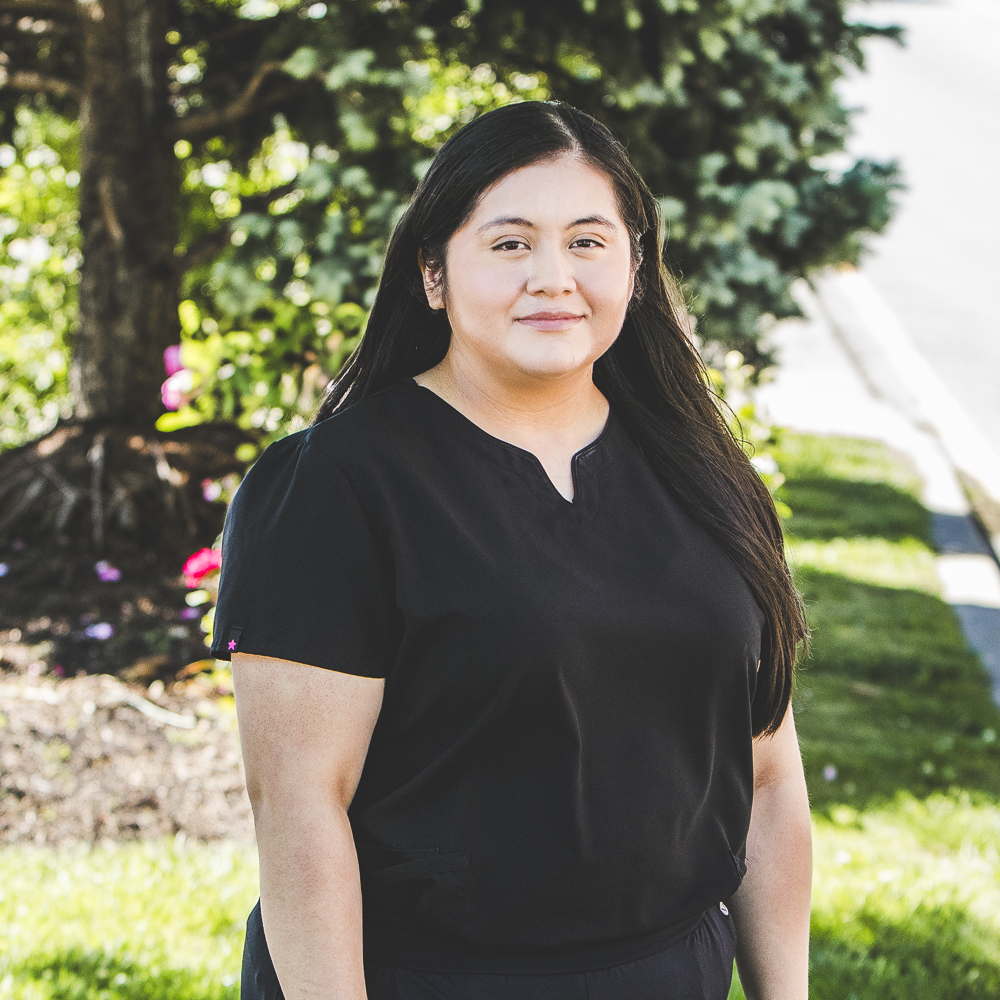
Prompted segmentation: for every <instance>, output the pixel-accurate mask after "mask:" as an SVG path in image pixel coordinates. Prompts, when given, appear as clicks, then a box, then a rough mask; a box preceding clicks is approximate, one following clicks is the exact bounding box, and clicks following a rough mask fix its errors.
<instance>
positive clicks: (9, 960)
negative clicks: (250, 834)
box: [0, 841, 257, 1000]
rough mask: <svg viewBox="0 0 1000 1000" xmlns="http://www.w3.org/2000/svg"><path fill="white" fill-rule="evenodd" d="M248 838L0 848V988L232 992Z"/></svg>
mask: <svg viewBox="0 0 1000 1000" xmlns="http://www.w3.org/2000/svg"><path fill="white" fill-rule="evenodd" d="M256 897H257V862H256V854H255V852H254V850H253V849H252V848H251V847H247V846H243V845H241V846H235V845H232V844H196V845H189V846H187V847H180V849H178V847H176V846H175V842H174V841H170V842H167V843H159V844H148V843H147V844H122V845H118V846H115V847H109V848H103V847H97V848H94V849H93V850H89V849H88V848H87V847H85V846H83V845H81V846H80V847H77V848H73V849H70V850H61V851H56V850H53V849H50V848H35V847H7V848H5V849H3V850H2V851H0V997H2V998H4V1000H6V998H8V997H9V998H18V1000H71V998H72V1000H119V998H121V1000H125V998H128V1000H139V998H144V1000H217V998H218V1000H222V998H229V997H236V996H237V995H238V993H239V968H240V957H241V950H242V947H243V928H244V923H245V921H246V917H247V913H248V912H249V910H250V908H251V907H252V906H253V903H254V900H255V899H256Z"/></svg>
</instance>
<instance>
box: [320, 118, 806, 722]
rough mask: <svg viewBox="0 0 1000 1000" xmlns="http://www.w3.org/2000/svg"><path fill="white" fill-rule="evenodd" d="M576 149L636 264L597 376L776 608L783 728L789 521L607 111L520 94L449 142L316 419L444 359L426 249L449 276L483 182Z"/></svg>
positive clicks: (771, 638)
mask: <svg viewBox="0 0 1000 1000" xmlns="http://www.w3.org/2000/svg"><path fill="white" fill-rule="evenodd" d="M565 154H571V155H576V156H579V157H581V158H582V159H583V160H585V161H586V162H588V163H590V164H591V165H592V166H593V167H595V168H596V169H598V170H600V171H601V172H602V173H603V174H605V175H606V176H607V177H608V179H609V180H610V181H611V184H612V185H613V187H614V190H615V194H616V196H617V199H618V207H619V210H620V212H621V216H622V219H623V221H624V222H625V224H626V226H627V227H628V230H629V232H630V234H631V237H632V256H633V266H634V267H635V268H636V286H635V287H636V291H635V295H634V296H633V299H632V303H631V305H630V307H629V310H628V314H627V315H626V318H625V323H624V325H623V326H622V329H621V333H620V334H619V335H618V338H617V340H616V341H615V343H614V344H613V345H612V347H611V348H610V349H609V350H608V351H607V352H606V353H605V354H604V355H603V356H602V357H601V358H599V359H598V360H597V362H595V364H594V383H595V384H596V385H597V387H598V388H599V389H600V390H601V392H602V393H603V394H604V395H605V396H606V397H607V399H608V401H609V403H610V404H611V406H612V407H613V408H614V410H615V412H616V413H617V414H618V416H619V417H620V418H621V420H622V421H623V422H624V424H625V426H626V427H627V429H628V431H629V434H630V435H631V436H632V438H633V440H634V441H635V442H636V443H637V444H638V446H639V448H640V449H641V451H642V453H643V455H644V456H645V458H646V460H647V461H648V462H649V464H650V465H651V466H652V468H653V470H654V471H655V472H656V473H657V475H658V476H659V478H660V479H661V480H662V482H663V483H664V485H665V486H666V487H667V488H668V489H669V490H670V491H671V493H672V494H673V496H674V497H675V498H676V499H677V501H678V502H679V503H680V504H681V506H682V507H683V508H684V509H685V510H686V511H687V512H688V514H690V515H691V517H693V518H694V519H695V520H696V521H697V522H698V523H699V524H701V525H702V526H703V527H704V528H705V529H706V530H707V531H708V532H709V533H710V534H711V535H712V537H713V538H714V539H715V540H716V541H717V542H718V543H719V545H721V546H722V548H723V549H724V550H725V552H726V553H727V555H728V556H729V558H730V559H732V561H733V563H735V565H736V567H737V568H738V569H739V571H740V573H741V574H742V575H743V577H744V579H745V580H746V581H747V583H748V584H749V586H750V588H751V590H752V591H753V594H754V597H755V599H756V601H757V603H758V605H759V606H760V608H761V610H762V611H763V612H764V615H765V617H766V619H767V626H766V629H765V637H764V643H763V648H762V650H761V663H760V670H759V672H758V676H757V688H756V693H755V695H754V701H753V731H754V735H755V736H759V735H761V734H770V733H773V732H775V731H776V730H777V728H778V726H780V724H781V722H782V720H783V718H784V716H785V712H786V709H787V707H788V702H789V699H790V697H791V690H792V677H793V672H794V664H795V655H796V650H797V646H798V643H799V641H800V640H803V639H804V638H805V637H806V625H805V619H804V617H803V613H802V605H801V602H800V601H799V598H798V595H797V593H796V591H795V587H794V586H793V584H792V580H791V577H790V575H789V572H788V567H787V564H786V563H785V556H784V541H783V538H782V531H781V522H780V520H779V519H778V515H777V512H776V511H775V508H774V503H773V502H772V500H771V496H770V494H769V493H768V491H767V488H766V487H765V486H764V484H763V483H762V482H761V480H760V477H759V476H758V475H757V473H756V472H755V471H754V469H753V467H752V466H751V464H750V462H749V460H748V459H747V457H746V456H745V455H744V453H743V451H742V449H741V448H740V446H739V443H738V442H737V440H736V438H735V437H734V436H733V434H732V432H731V431H730V429H729V426H728V424H727V422H726V420H725V418H724V416H723V415H722V413H721V412H720V409H719V407H718V405H717V401H716V399H715V397H714V395H713V394H712V391H711V389H710V388H709V384H708V381H707V379H706V377H705V371H704V366H703V364H702V362H701V359H700V357H699V356H698V353H697V351H696V350H695V349H694V347H693V346H692V344H691V340H690V338H689V337H688V336H687V334H686V329H685V324H684V319H683V317H684V316H685V312H684V309H683V306H682V303H681V300H680V297H679V295H678V293H677V290H676V286H675V285H674V283H673V282H672V280H671V279H670V277H669V276H668V274H667V272H666V269H665V267H664V265H663V259H662V255H661V251H660V240H659V210H658V207H657V204H656V200H655V199H654V198H653V196H652V194H651V193H650V191H649V188H648V187H647V186H646V184H645V182H644V181H643V180H642V178H641V177H640V176H639V175H638V173H636V171H635V168H634V167H633V166H632V164H631V163H630V162H629V159H628V156H627V154H626V152H625V150H624V149H623V148H622V146H621V144H620V143H619V142H618V141H617V140H616V139H615V138H614V136H613V135H612V134H611V133H610V132H609V131H608V130H607V129H606V128H605V127H604V126H603V125H602V124H600V122H598V121H597V120H596V119H594V118H592V117H591V116H590V115H588V114H585V113H584V112H582V111H579V110H577V109H576V108H572V107H570V106H569V105H567V104H561V103H555V102H553V103H548V102H545V103H543V102H540V101H531V102H524V103H521V104H511V105H508V106H507V107H504V108H499V109H497V110H496V111H491V112H489V113H488V114H485V115H483V116H482V117H480V118H477V119H476V120H475V121H473V122H471V123H470V124H469V125H466V126H465V128H463V129H462V130H461V131H459V132H458V133H456V134H455V135H454V136H453V137H452V138H451V139H449V140H448V142H446V143H445V145H444V146H443V147H442V149H441V151H440V152H439V153H438V154H437V157H436V158H435V160H434V162H433V163H432V165H431V168H430V170H428V172H427V174H426V176H425V177H424V179H423V181H421V183H420V185H419V186H418V187H417V190H416V193H415V195H414V197H413V201H412V202H411V204H410V206H409V208H408V209H407V211H406V213H405V214H404V216H403V217H402V219H401V220H400V222H399V224H398V225H397V226H396V229H395V232H394V233H393V235H392V239H391V240H390V242H389V248H388V251H387V253H386V259H385V267H384V270H383V272H382V278H381V282H380V284H379V289H378V295H377V297H376V299H375V303H374V305H373V307H372V311H371V315H370V316H369V319H368V326H367V329H366V331H365V335H364V337H363V339H362V341H361V344H360V346H359V347H358V349H357V350H356V351H355V353H354V354H353V355H352V356H351V358H350V360H348V362H347V364H346V365H345V366H344V368H343V369H342V371H341V373H340V375H339V376H338V377H337V379H336V380H335V381H334V382H333V383H331V385H330V387H329V390H328V392H327V395H326V397H325V399H324V400H323V402H322V404H321V406H320V408H319V412H318V413H317V415H316V422H319V421H320V420H323V419H325V418H326V417H329V416H330V415H331V414H333V413H334V412H335V411H337V410H338V409H342V408H344V407H346V406H350V405H351V404H353V403H356V402H357V401H358V400H360V399H364V398H365V397H366V396H370V395H371V394H372V393H375V392H378V391H379V390H380V389H383V388H385V387H386V386H388V385H392V384H393V383H395V382H399V381H401V380H403V379H405V378H408V377H412V376H414V375H418V374H420V373H421V372H425V371H427V370H428V369H429V368H433V367H434V366H435V365H436V364H438V362H440V361H441V360H442V358H443V357H444V356H445V354H446V352H447V350H448V344H449V340H450V336H451V329H450V326H449V324H448V319H447V316H446V314H445V311H444V310H439V311H434V310H432V309H431V308H430V306H429V305H428V303H427V298H426V295H425V293H424V286H423V275H422V272H421V269H420V263H419V261H420V260H421V259H422V261H423V263H424V265H425V266H426V267H427V268H428V269H429V270H430V271H432V272H440V273H441V274H442V275H443V276H444V280H445V281H447V272H446V269H445V267H444V265H445V251H446V249H447V245H448V241H449V240H450V239H451V237H452V235H453V234H454V233H455V231H456V230H457V229H459V228H460V227H461V226H462V224H463V223H464V222H465V220H466V219H467V218H468V217H469V215H470V214H471V213H472V211H473V210H474V208H475V205H476V203H477V201H478V199H479V197H480V196H481V195H482V194H483V192H484V191H486V189H487V188H489V187H490V186H491V185H493V184H495V183H496V182H497V181H499V180H501V179H502V178H503V177H505V176H506V175H507V174H509V173H511V172H512V171H514V170H518V169H520V168H521V167H526V166H529V165H531V164H534V163H538V162H540V161H544V160H547V159H551V158H553V157H556V156H560V155H565Z"/></svg>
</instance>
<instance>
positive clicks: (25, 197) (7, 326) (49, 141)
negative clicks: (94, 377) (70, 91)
mask: <svg viewBox="0 0 1000 1000" xmlns="http://www.w3.org/2000/svg"><path fill="white" fill-rule="evenodd" d="M75 138H76V130H75V128H74V127H73V126H71V125H69V124H67V123H66V122H65V121H64V120H63V119H61V118H58V117H56V116H55V115H53V114H51V113H46V112H41V113H39V112H35V111H32V110H31V109H30V108H28V107H22V108H20V109H19V110H18V113H17V127H16V128H15V129H14V130H13V136H12V139H13V144H12V145H3V146H0V166H2V167H3V173H2V175H0V237H2V239H3V244H2V248H0V288H2V290H3V294H2V296H0V448H3V447H6V446H10V445H16V444H20V443H22V442H23V441H25V440H27V439H29V438H32V437H35V436H37V435H40V434H44V433H45V432H46V431H48V430H51V428H52V427H53V426H55V423H56V421H57V420H58V419H59V417H60V416H64V417H65V416H69V413H70V408H69V399H68V391H69V390H68V384H67V383H68V368H69V357H68V350H67V337H68V335H69V332H70V330H71V328H72V324H73V321H74V319H75V315H76V282H77V281H78V280H79V266H80V261H81V255H80V235H79V232H78V231H77V218H78V212H77V209H76V202H77V195H76V185H77V184H78V183H79V180H80V177H79V174H78V173H77V172H76V169H75V166H76V143H75Z"/></svg>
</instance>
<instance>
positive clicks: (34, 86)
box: [0, 66, 80, 100]
mask: <svg viewBox="0 0 1000 1000" xmlns="http://www.w3.org/2000/svg"><path fill="white" fill-rule="evenodd" d="M0 87H10V88H12V89H14V90H24V91H27V92H28V93H31V94H54V95H55V96H56V97H75V98H76V99H77V100H80V88H79V87H78V86H77V85H76V84H75V83H73V81H72V80H62V79H60V78H59V77H56V76H45V75H44V74H42V73H34V72H32V71H30V70H17V71H16V72H14V73H8V72H7V71H6V70H5V69H4V68H3V67H2V66H0Z"/></svg>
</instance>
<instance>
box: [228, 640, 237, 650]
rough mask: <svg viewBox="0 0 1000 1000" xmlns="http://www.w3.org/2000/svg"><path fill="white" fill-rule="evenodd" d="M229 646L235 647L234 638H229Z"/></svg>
mask: <svg viewBox="0 0 1000 1000" xmlns="http://www.w3.org/2000/svg"><path fill="white" fill-rule="evenodd" d="M229 648H230V649H235V648H236V640H235V639H230V640H229Z"/></svg>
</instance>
